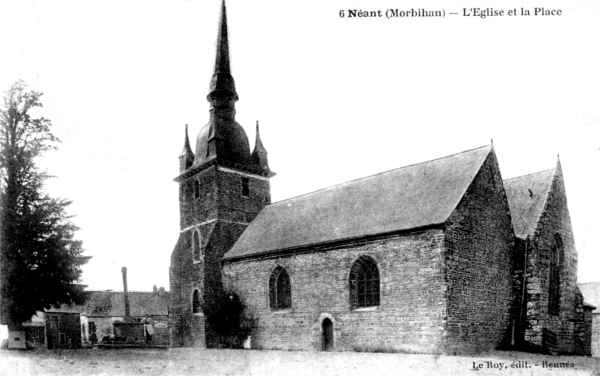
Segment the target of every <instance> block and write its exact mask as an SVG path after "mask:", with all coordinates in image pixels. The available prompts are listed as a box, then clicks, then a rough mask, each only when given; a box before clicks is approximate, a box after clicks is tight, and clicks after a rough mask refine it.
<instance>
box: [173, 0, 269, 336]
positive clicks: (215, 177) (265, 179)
mask: <svg viewBox="0 0 600 376" xmlns="http://www.w3.org/2000/svg"><path fill="white" fill-rule="evenodd" d="M206 99H207V100H208V102H209V103H210V111H209V112H210V118H209V121H208V123H207V124H206V125H204V126H203V127H202V128H201V129H200V131H199V133H198V136H197V138H196V145H195V153H194V152H192V148H191V146H190V142H189V137H188V128H187V126H186V129H185V139H184V147H183V151H182V152H181V154H180V156H179V176H177V177H176V178H175V181H176V182H177V183H178V184H179V206H180V234H179V240H178V242H177V245H176V246H175V250H174V251H173V254H172V256H171V267H170V283H171V295H172V298H171V306H170V312H169V321H170V331H171V346H174V347H177V346H199V347H205V346H209V347H210V346H211V345H213V342H212V341H213V339H212V338H211V335H210V333H211V331H210V328H209V327H208V326H207V324H206V320H205V317H204V314H203V311H202V304H203V302H206V301H208V300H210V299H211V297H213V296H215V294H217V293H218V292H219V291H220V289H222V282H221V269H220V263H219V260H220V259H221V257H223V255H224V254H225V253H226V252H227V251H228V250H229V249H230V248H231V247H232V246H233V244H234V243H235V242H236V240H237V239H238V238H239V236H240V235H241V234H242V232H243V231H244V230H245V229H246V227H247V226H248V224H249V223H250V222H251V221H252V220H253V219H254V218H255V217H256V216H257V215H258V213H259V212H260V211H261V210H262V209H263V208H264V207H265V205H267V204H269V203H270V202H271V193H270V184H269V178H271V177H272V176H274V175H275V174H274V173H273V172H272V171H271V170H270V168H269V165H268V160H267V152H266V149H265V148H264V146H263V143H262V141H261V139H260V134H259V130H258V122H257V124H256V127H257V128H256V142H255V147H254V151H253V152H252V153H251V152H250V144H249V142H248V137H247V136H246V132H245V131H244V129H243V128H242V126H241V125H240V124H238V123H237V122H236V120H235V115H236V111H235V102H237V101H238V100H239V97H238V94H237V91H236V89H235V82H234V79H233V76H232V75H231V66H230V60H229V40H228V30H227V12H226V9H225V1H224V0H223V2H222V4H221V18H220V22H219V31H218V36H217V51H216V60H215V68H214V73H213V75H212V78H211V80H210V86H209V91H208V95H207V97H206Z"/></svg>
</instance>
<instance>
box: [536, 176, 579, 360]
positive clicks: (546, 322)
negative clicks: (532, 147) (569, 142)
mask: <svg viewBox="0 0 600 376" xmlns="http://www.w3.org/2000/svg"><path fill="white" fill-rule="evenodd" d="M556 234H559V235H560V238H561V239H562V243H563V252H564V258H563V262H562V267H561V269H560V272H559V273H560V288H559V291H560V294H559V295H560V300H559V301H560V304H559V314H558V315H554V314H551V313H550V312H549V310H548V304H549V300H548V298H549V289H550V256H551V255H550V253H551V252H552V251H553V250H554V249H555V248H556V242H555V235H556ZM526 278H527V280H526V289H527V311H526V328H525V343H526V346H527V349H528V350H530V351H542V352H548V351H551V350H552V349H549V348H548V347H549V345H548V341H546V340H545V336H551V337H556V342H557V344H558V348H557V349H556V351H557V352H560V353H575V352H576V344H575V326H576V322H577V320H579V321H580V320H582V319H583V316H582V313H583V311H581V312H578V313H577V312H576V309H581V307H579V308H578V304H577V301H576V290H577V252H576V250H575V242H574V238H573V231H572V228H571V220H570V217H569V209H568V207H567V198H566V193H565V187H564V182H563V176H562V172H561V170H560V165H559V167H557V169H556V172H555V174H554V177H553V181H552V184H551V187H550V190H549V192H548V196H547V199H546V204H545V207H544V209H543V211H542V214H541V215H540V218H539V222H538V225H537V228H536V230H535V233H534V235H533V237H532V247H531V250H530V254H529V255H528V265H527V273H526ZM544 333H545V334H544Z"/></svg>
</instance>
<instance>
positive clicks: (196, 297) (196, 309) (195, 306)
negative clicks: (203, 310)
mask: <svg viewBox="0 0 600 376" xmlns="http://www.w3.org/2000/svg"><path fill="white" fill-rule="evenodd" d="M192 313H200V292H199V291H198V289H195V290H194V294H193V295H192Z"/></svg>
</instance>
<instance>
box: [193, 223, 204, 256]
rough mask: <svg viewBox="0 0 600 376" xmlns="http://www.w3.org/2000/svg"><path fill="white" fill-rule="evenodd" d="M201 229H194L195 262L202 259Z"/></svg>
mask: <svg viewBox="0 0 600 376" xmlns="http://www.w3.org/2000/svg"><path fill="white" fill-rule="evenodd" d="M200 245H201V244H200V231H198V230H194V231H192V252H193V255H194V262H200V261H202V252H201V247H200Z"/></svg>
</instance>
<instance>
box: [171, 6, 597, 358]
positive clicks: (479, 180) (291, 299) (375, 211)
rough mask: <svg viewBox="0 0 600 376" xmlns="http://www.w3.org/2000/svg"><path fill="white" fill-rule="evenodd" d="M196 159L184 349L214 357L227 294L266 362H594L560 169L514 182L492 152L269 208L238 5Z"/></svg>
mask: <svg viewBox="0 0 600 376" xmlns="http://www.w3.org/2000/svg"><path fill="white" fill-rule="evenodd" d="M207 100H208V102H209V103H210V120H209V122H208V124H206V125H205V126H204V127H202V128H201V129H200V132H199V133H198V136H197V138H196V143H195V150H194V151H192V149H191V146H190V142H189V139H188V135H187V129H186V134H185V143H184V148H183V151H182V153H181V155H180V156H179V176H178V177H177V178H176V179H175V181H176V182H177V183H178V184H179V203H180V215H181V220H180V228H181V229H180V235H179V239H178V241H177V244H176V246H175V249H174V251H173V254H172V257H171V267H170V283H171V294H172V295H171V296H172V298H171V299H172V300H171V303H170V307H169V325H170V341H171V346H174V347H177V346H197V347H206V346H215V343H214V338H212V335H211V330H210V327H209V325H208V324H207V322H206V318H205V316H204V314H203V312H202V308H201V302H202V301H204V300H206V299H210V297H211V296H214V295H215V294H218V292H219V291H221V290H222V289H225V290H227V291H234V292H235V293H236V294H238V295H239V297H240V298H241V300H242V301H243V302H244V304H245V306H246V312H245V313H246V314H247V315H249V316H252V317H253V318H254V321H255V324H254V325H253V327H252V329H251V343H252V347H253V348H258V349H289V350H334V351H389V352H414V353H476V352H480V351H486V350H491V349H511V348H512V349H520V350H526V351H539V352H549V353H570V354H586V355H589V353H590V340H591V337H590V336H591V313H592V310H593V309H594V307H593V306H590V305H588V304H585V303H584V302H583V298H582V295H581V293H580V291H579V289H578V287H577V253H576V250H575V244H574V239H573V233H572V229H571V222H570V218H569V210H568V207H567V200H566V194H565V186H564V182H563V175H562V171H561V166H560V161H558V162H557V164H556V167H555V168H553V169H550V170H546V171H542V172H537V173H533V174H530V175H526V176H521V177H517V178H514V179H508V180H503V179H502V176H501V173H500V168H499V166H498V162H497V159H496V155H495V152H494V147H493V145H490V146H484V147H479V148H476V149H473V150H468V151H464V152H461V153H457V154H454V155H450V156H446V157H443V158H439V159H436V160H432V161H428V162H424V163H420V164H415V165H411V166H407V167H402V168H398V169H396V170H392V171H388V172H384V173H381V174H378V175H374V176H370V177H366V178H363V179H359V180H355V181H351V182H348V183H344V184H340V185H336V186H333V187H329V188H325V189H322V190H319V191H316V192H312V193H308V194H305V195H302V196H299V197H295V198H291V199H288V200H284V201H280V202H277V203H271V196H270V186H269V179H270V178H271V177H273V176H274V175H275V173H274V172H273V171H271V170H270V169H269V164H268V160H267V151H266V149H265V147H264V146H263V144H262V142H261V139H260V134H259V132H258V125H257V132H256V141H255V143H254V149H253V151H252V152H251V151H250V145H249V142H248V138H247V136H246V133H245V131H244V129H243V128H242V126H240V124H238V123H237V122H236V121H235V113H236V112H235V102H236V101H237V100H238V94H237V92H236V89H235V83H234V79H233V77H232V75H231V71H230V64H229V43H228V35H227V17H226V10H225V4H224V2H223V4H222V9H221V20H220V25H219V31H218V39H217V51H216V62H215V69H214V74H213V76H212V79H211V81H210V87H209V92H208V96H207Z"/></svg>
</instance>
